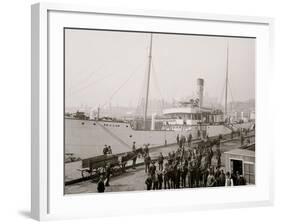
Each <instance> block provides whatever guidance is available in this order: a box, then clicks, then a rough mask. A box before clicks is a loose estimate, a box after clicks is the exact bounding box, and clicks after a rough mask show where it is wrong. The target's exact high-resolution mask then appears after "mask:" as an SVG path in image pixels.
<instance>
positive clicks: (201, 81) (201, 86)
mask: <svg viewBox="0 0 281 224" xmlns="http://www.w3.org/2000/svg"><path fill="white" fill-rule="evenodd" d="M203 93H204V79H201V78H199V79H197V97H198V99H199V107H200V108H201V107H202V106H203Z"/></svg>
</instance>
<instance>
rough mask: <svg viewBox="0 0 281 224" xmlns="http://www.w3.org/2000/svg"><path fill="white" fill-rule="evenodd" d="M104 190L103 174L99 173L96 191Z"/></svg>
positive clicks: (101, 191)
mask: <svg viewBox="0 0 281 224" xmlns="http://www.w3.org/2000/svg"><path fill="white" fill-rule="evenodd" d="M104 190H105V186H104V183H103V175H100V179H99V181H98V184H97V191H98V193H103V192H104Z"/></svg>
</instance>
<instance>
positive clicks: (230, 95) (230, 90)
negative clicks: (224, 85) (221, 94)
mask: <svg viewBox="0 0 281 224" xmlns="http://www.w3.org/2000/svg"><path fill="white" fill-rule="evenodd" d="M228 86H229V90H230V96H231V99H232V102H234V97H233V94H232V88H231V86H230V83H229V84H228ZM232 102H231V105H232ZM231 109H232V108H231Z"/></svg>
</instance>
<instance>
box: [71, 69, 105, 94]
mask: <svg viewBox="0 0 281 224" xmlns="http://www.w3.org/2000/svg"><path fill="white" fill-rule="evenodd" d="M103 66H104V63H103V64H102V65H100V66H98V68H97V69H95V70H94V71H91V72H90V73H89V74H88V75H87V76H86V77H85V78H84V79H82V80H80V82H79V83H78V84H77V83H75V85H72V86H70V87H69V89H70V91H71V90H72V89H74V90H75V89H77V88H78V89H80V88H81V86H83V85H85V84H87V83H88V82H89V81H90V80H91V79H92V78H93V77H94V76H95V75H96V74H99V73H97V72H99V71H100V70H102V68H103ZM80 75H81V73H80Z"/></svg>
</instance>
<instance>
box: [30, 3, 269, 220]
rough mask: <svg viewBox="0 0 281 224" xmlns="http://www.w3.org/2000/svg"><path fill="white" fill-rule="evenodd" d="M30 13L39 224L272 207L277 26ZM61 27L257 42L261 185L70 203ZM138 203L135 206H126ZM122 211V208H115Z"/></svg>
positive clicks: (132, 13) (92, 12) (100, 13)
mask: <svg viewBox="0 0 281 224" xmlns="http://www.w3.org/2000/svg"><path fill="white" fill-rule="evenodd" d="M31 8H32V9H31V15H32V21H31V25H32V26H31V27H32V40H31V41H32V149H31V154H32V166H31V177H32V183H31V214H32V217H33V218H34V219H37V220H50V219H61V218H81V217H100V216H114V215H126V214H127V213H130V214H141V213H154V212H175V211H185V210H191V209H193V210H194V209H195V210H197V209H212V208H225V207H229V208H230V207H232V208H233V207H248V206H261V205H271V204H272V203H273V198H274V195H273V181H274V177H273V146H272V142H271V141H270V133H269V132H264V131H263V130H269V129H270V128H271V124H272V117H271V114H270V101H269V92H270V91H272V90H271V88H270V87H271V84H272V77H273V74H272V71H271V68H272V65H271V63H272V48H273V40H272V36H273V35H272V32H273V19H271V18H262V17H248V16H231V15H214V14H201V13H188V12H166V11H145V10H122V9H107V8H106V9H98V8H95V7H91V6H90V7H89V6H78V5H64V4H50V3H38V4H35V5H32V7H31ZM63 27H84V28H103V29H119V30H128V29H130V30H136V31H137V30H146V31H155V30H158V31H165V32H183V33H184V32H187V31H188V30H189V32H191V33H197V34H208V35H210V34H212V35H226V36H228V35H230V36H253V37H256V38H257V52H256V114H257V115H256V120H257V131H256V142H257V151H256V152H257V155H256V172H257V177H256V179H257V183H256V185H255V186H251V187H245V188H239V187H238V188H235V189H234V188H232V189H228V190H227V191H226V190H223V189H187V190H178V191H169V192H167V191H166V192H154V193H151V192H128V193H126V192H124V193H111V194H104V195H97V194H83V195H73V196H68V195H67V196H66V195H64V194H63V153H62V152H63V148H62V147H61V146H62V142H63V138H62V133H61V132H60V130H61V124H62V123H61V120H62V119H63V113H62V110H61V108H62V102H63V99H62V95H61V94H62V88H63V83H62V76H61V75H62V73H61V72H62V69H63V63H62V61H63V58H62V57H61V56H62V51H63V44H62V40H63V39H62V34H63V32H62V30H63V29H62V28H63ZM55 148H56V150H54V149H55ZM60 150H62V151H60ZM210 192H211V193H210ZM183 198H187V200H183ZM148 200H149V201H150V203H149V204H147V201H148ZM132 203H134V206H126V204H127V205H128V204H132ZM116 204H118V205H119V206H114V205H116ZM105 206H106V209H105Z"/></svg>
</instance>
